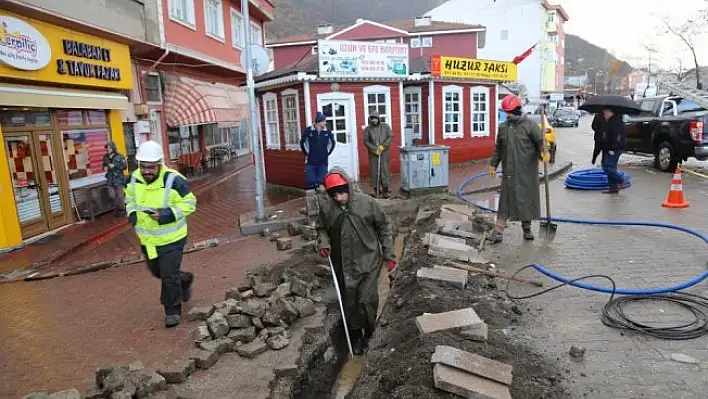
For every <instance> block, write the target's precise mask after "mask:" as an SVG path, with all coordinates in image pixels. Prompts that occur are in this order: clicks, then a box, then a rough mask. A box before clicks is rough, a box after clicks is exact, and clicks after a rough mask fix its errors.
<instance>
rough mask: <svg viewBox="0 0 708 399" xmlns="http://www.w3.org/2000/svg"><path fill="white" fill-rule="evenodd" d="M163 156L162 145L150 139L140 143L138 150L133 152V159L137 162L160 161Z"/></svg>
mask: <svg viewBox="0 0 708 399" xmlns="http://www.w3.org/2000/svg"><path fill="white" fill-rule="evenodd" d="M163 157H164V153H163V152H162V146H161V145H160V144H158V143H157V142H155V141H152V140H150V141H146V142H144V143H142V144H140V147H138V152H137V154H135V159H136V160H137V161H139V162H157V161H162V158H163Z"/></svg>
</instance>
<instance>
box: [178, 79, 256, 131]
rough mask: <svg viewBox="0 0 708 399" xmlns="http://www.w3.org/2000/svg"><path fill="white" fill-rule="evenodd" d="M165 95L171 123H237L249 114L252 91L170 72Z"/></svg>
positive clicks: (183, 124)
mask: <svg viewBox="0 0 708 399" xmlns="http://www.w3.org/2000/svg"><path fill="white" fill-rule="evenodd" d="M164 99H165V118H166V120H167V125H168V126H171V127H177V126H189V125H204V124H210V123H220V124H236V123H239V122H241V120H242V119H244V118H248V94H247V93H246V91H245V90H244V89H242V88H240V87H236V86H231V85H226V84H221V83H207V82H202V81H199V80H195V79H190V78H186V77H183V76H174V75H166V76H165V93H164Z"/></svg>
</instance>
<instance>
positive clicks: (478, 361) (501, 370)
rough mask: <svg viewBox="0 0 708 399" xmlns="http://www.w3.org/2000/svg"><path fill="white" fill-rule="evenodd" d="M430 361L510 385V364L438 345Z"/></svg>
mask: <svg viewBox="0 0 708 399" xmlns="http://www.w3.org/2000/svg"><path fill="white" fill-rule="evenodd" d="M430 362H431V363H440V364H444V365H446V366H450V367H454V368H456V369H459V370H462V371H465V372H468V373H472V374H476V375H478V376H480V377H484V378H487V379H490V380H493V381H496V382H500V383H502V384H504V385H511V373H512V370H513V368H512V367H511V366H510V365H508V364H505V363H501V362H498V361H496V360H492V359H488V358H486V357H483V356H479V355H477V354H474V353H470V352H466V351H463V350H460V349H457V348H454V347H452V346H445V345H438V346H437V347H435V353H433V356H432V357H431V358H430Z"/></svg>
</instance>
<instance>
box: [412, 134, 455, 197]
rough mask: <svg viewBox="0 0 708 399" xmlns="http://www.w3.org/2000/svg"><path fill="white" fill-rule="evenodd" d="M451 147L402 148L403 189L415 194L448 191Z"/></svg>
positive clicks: (423, 146)
mask: <svg viewBox="0 0 708 399" xmlns="http://www.w3.org/2000/svg"><path fill="white" fill-rule="evenodd" d="M449 152H450V147H446V146H441V145H421V146H405V147H403V148H401V191H402V192H403V193H404V194H408V195H409V196H410V195H415V194H423V193H429V192H446V191H447V186H448V169H449Z"/></svg>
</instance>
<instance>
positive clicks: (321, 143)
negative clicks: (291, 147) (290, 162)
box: [300, 112, 336, 190]
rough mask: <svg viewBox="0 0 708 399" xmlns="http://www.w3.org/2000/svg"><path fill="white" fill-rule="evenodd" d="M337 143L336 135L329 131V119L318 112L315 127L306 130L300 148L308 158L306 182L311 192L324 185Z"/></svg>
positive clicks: (306, 162)
mask: <svg viewBox="0 0 708 399" xmlns="http://www.w3.org/2000/svg"><path fill="white" fill-rule="evenodd" d="M335 143H336V140H335V139H334V134H332V131H331V130H328V129H327V118H326V117H325V116H324V114H323V113H322V112H318V113H317V116H315V124H314V126H308V127H307V128H305V131H304V132H302V138H300V148H302V152H304V153H305V157H306V161H305V180H306V181H307V188H308V189H309V190H313V189H316V188H317V187H318V186H320V185H322V184H324V178H325V175H327V168H328V166H329V163H328V161H329V155H330V154H331V153H332V151H334V146H335Z"/></svg>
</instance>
